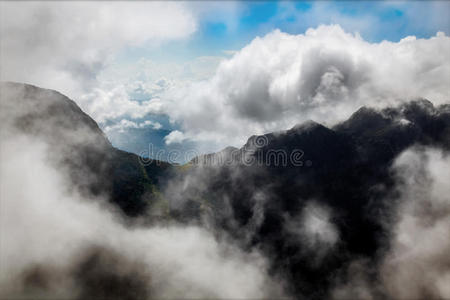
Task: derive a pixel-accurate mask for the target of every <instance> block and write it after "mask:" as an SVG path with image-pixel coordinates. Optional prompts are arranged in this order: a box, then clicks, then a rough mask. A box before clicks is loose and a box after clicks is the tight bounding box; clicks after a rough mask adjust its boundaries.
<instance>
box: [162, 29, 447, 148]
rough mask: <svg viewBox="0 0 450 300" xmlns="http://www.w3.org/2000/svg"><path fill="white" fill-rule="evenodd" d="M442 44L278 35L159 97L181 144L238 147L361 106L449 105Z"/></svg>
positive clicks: (321, 32) (439, 40)
mask: <svg viewBox="0 0 450 300" xmlns="http://www.w3.org/2000/svg"><path fill="white" fill-rule="evenodd" d="M448 53H450V38H449V37H447V36H445V35H443V34H442V33H439V34H437V35H436V36H435V37H431V38H429V39H416V38H415V37H406V38H404V39H402V40H401V41H399V42H397V43H394V42H387V41H383V42H381V43H369V42H366V41H364V40H363V39H362V38H361V37H360V36H358V35H353V34H349V33H346V32H344V31H343V30H342V29H341V27H340V26H338V25H331V26H320V27H318V28H316V29H309V30H307V31H306V33H305V34H301V35H290V34H287V33H283V32H280V31H278V30H276V31H274V32H272V33H270V34H267V35H266V36H264V37H262V38H259V37H257V38H256V39H254V40H253V41H252V42H251V43H250V44H249V45H247V46H246V47H244V48H243V49H241V50H240V51H239V52H237V53H236V54H235V55H234V56H233V57H232V58H230V59H228V60H225V61H223V62H222V63H221V64H220V65H219V67H218V69H217V72H216V73H215V75H214V76H213V77H212V78H211V79H210V80H207V81H202V82H197V83H194V84H191V85H190V86H189V87H188V88H185V89H177V90H175V91H170V92H169V93H167V94H166V95H164V99H165V101H164V111H165V112H166V113H167V114H169V116H170V117H171V119H172V120H173V121H176V122H179V123H180V124H181V125H182V130H183V132H184V134H185V136H186V137H189V138H191V139H193V140H210V141H211V140H214V141H215V142H218V141H219V142H220V143H221V144H222V145H223V146H225V145H229V144H232V145H235V146H238V145H241V144H242V143H243V142H245V139H246V138H247V137H248V136H250V135H252V134H260V133H263V132H267V131H276V130H283V129H286V128H290V127H292V126H293V125H295V124H297V123H299V122H302V121H305V120H307V119H313V120H316V121H318V122H325V123H328V124H332V123H335V122H337V121H340V120H342V119H344V118H347V117H348V116H349V115H350V114H351V113H352V112H354V111H355V110H356V109H358V108H359V107H360V106H362V105H371V106H379V107H380V106H384V105H387V104H395V103H399V102H401V101H405V100H410V99H412V98H417V97H425V98H427V99H429V100H431V101H433V102H434V103H435V104H441V103H446V102H448V101H449V97H450V94H449V89H448V85H449V83H450V60H449V55H448Z"/></svg>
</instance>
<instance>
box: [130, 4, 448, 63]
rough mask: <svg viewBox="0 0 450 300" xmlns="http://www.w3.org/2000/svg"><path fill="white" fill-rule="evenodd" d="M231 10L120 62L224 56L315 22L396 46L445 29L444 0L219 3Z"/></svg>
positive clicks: (214, 14) (137, 50) (297, 31)
mask: <svg viewBox="0 0 450 300" xmlns="http://www.w3.org/2000/svg"><path fill="white" fill-rule="evenodd" d="M223 5H224V6H227V5H233V6H236V5H237V6H238V7H237V8H236V9H234V10H228V11H227V10H224V11H221V10H220V6H219V9H217V10H216V11H214V10H212V11H209V12H208V14H210V15H209V17H206V18H200V19H199V20H200V22H199V27H198V29H197V31H196V32H195V33H194V34H193V35H192V36H190V37H189V38H188V39H185V40H181V41H179V40H178V41H173V42H169V43H167V44H165V45H164V46H163V47H158V48H156V49H152V50H151V51H149V50H148V49H147V48H145V47H142V48H133V49H128V50H127V51H126V52H125V53H122V56H121V57H122V59H125V60H133V59H137V58H141V57H147V58H150V59H154V60H158V61H172V62H173V61H185V60H190V59H193V58H195V57H199V56H224V53H223V50H239V49H241V48H242V47H244V46H245V45H247V44H248V43H249V42H250V41H251V40H253V39H254V38H255V37H256V36H264V35H265V34H267V33H269V32H271V31H273V30H275V29H279V30H281V31H283V32H287V33H290V34H302V33H304V32H305V31H306V30H307V29H308V28H311V27H317V26H319V25H321V24H339V25H340V26H341V27H342V28H343V29H344V30H346V31H348V32H358V33H359V34H360V35H361V36H362V38H363V39H364V40H366V41H369V42H380V41H382V40H388V41H393V42H396V41H398V40H400V39H402V38H404V37H406V36H410V35H414V36H416V37H417V38H428V37H430V36H434V35H435V34H436V32H438V31H443V32H445V33H446V34H447V35H448V34H449V31H450V18H449V14H450V2H449V1H409V2H405V1H368V2H367V1H364V2H355V1H315V2H309V1H296V2H285V1H283V2H278V1H261V2H260V1H247V2H245V1H244V2H239V3H236V2H224V3H223Z"/></svg>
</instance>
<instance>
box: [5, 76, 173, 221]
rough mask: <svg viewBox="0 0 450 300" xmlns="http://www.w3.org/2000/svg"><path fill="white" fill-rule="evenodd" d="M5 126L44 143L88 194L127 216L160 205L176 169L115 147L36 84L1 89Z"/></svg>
mask: <svg viewBox="0 0 450 300" xmlns="http://www.w3.org/2000/svg"><path fill="white" fill-rule="evenodd" d="M0 91H1V104H0V105H1V106H0V111H1V116H2V126H8V127H9V128H11V134H18V133H25V134H28V135H30V136H33V137H35V138H37V139H40V140H43V141H45V142H46V143H47V144H48V145H49V148H50V153H51V155H50V157H48V160H49V162H50V163H52V164H54V165H55V166H58V167H62V168H65V170H66V171H67V173H68V174H69V177H70V178H69V179H70V180H71V182H72V183H73V185H74V186H76V187H77V188H78V189H79V190H80V191H81V192H82V193H83V194H84V195H87V196H89V195H94V196H105V197H107V198H108V199H109V200H110V201H111V202H112V203H114V204H116V205H118V207H120V209H121V210H122V211H123V212H124V213H125V214H126V215H128V216H137V215H141V214H143V213H145V212H146V210H147V209H148V207H149V206H150V205H151V204H152V202H155V201H157V199H156V198H157V193H156V190H157V185H158V184H159V181H160V180H161V178H163V177H164V176H165V174H166V173H167V172H169V171H170V169H171V165H170V164H168V163H166V162H162V161H152V160H147V161H146V162H147V163H146V164H145V165H143V164H142V163H141V162H140V157H138V156H137V155H135V154H132V153H128V152H124V151H120V150H118V149H115V148H114V147H112V145H111V143H110V142H109V141H108V139H107V138H106V136H105V135H104V133H103V132H102V131H101V129H100V128H99V126H98V125H97V123H96V122H95V121H94V120H93V119H92V118H90V117H89V116H88V115H87V114H86V113H84V112H83V111H82V110H81V109H80V108H79V107H78V106H77V105H76V103H75V102H74V101H72V100H70V99H69V98H67V97H66V96H64V95H62V94H60V93H59V92H56V91H53V90H48V89H42V88H38V87H35V86H32V85H27V84H20V83H13V82H5V83H1V85H0Z"/></svg>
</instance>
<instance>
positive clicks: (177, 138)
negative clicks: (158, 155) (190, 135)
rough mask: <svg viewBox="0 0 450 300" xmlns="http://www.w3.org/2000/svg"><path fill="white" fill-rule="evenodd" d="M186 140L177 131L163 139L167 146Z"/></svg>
mask: <svg viewBox="0 0 450 300" xmlns="http://www.w3.org/2000/svg"><path fill="white" fill-rule="evenodd" d="M186 139H187V138H186V136H185V135H184V134H183V133H182V132H181V131H179V130H174V131H172V132H170V133H169V134H168V135H166V136H165V137H164V141H165V142H166V144H167V145H170V144H176V143H181V142H183V141H184V140H186Z"/></svg>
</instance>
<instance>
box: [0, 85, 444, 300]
mask: <svg viewBox="0 0 450 300" xmlns="http://www.w3.org/2000/svg"><path fill="white" fill-rule="evenodd" d="M0 92H1V97H0V98H1V102H0V116H1V122H2V137H3V136H4V135H5V134H10V135H15V134H23V133H26V134H28V135H29V136H33V137H35V138H37V139H40V140H43V141H45V142H46V144H48V145H49V150H50V151H49V157H48V161H49V162H50V163H51V164H53V165H55V166H56V167H59V168H64V169H65V170H66V171H67V172H66V173H67V174H69V176H68V180H70V181H71V182H72V183H73V186H74V188H77V189H79V190H80V191H81V192H82V193H84V194H85V195H87V196H92V195H97V196H105V197H106V198H107V199H109V201H111V202H112V203H114V204H116V205H117V206H118V207H119V208H120V209H121V210H122V211H123V212H124V213H125V214H126V215H128V216H131V217H133V216H142V215H144V216H146V217H148V218H149V219H151V218H152V217H153V216H154V212H155V211H156V210H157V208H158V207H159V206H160V204H161V202H164V205H165V207H164V208H163V210H164V211H165V212H164V213H165V214H166V215H165V216H167V217H170V218H171V219H172V221H174V222H178V223H182V224H184V223H187V224H192V223H197V224H199V225H202V226H207V227H208V228H210V229H214V232H216V233H217V234H218V235H219V234H220V233H222V232H226V233H227V235H226V236H227V238H228V237H231V238H232V241H233V243H236V244H238V245H239V246H240V247H241V248H243V249H245V250H249V251H253V250H254V249H257V251H260V252H261V253H263V254H264V256H265V257H267V258H269V261H270V271H271V274H274V276H280V277H282V278H283V279H285V281H286V289H287V291H288V293H289V294H290V295H293V296H294V297H295V298H300V299H301V298H306V299H324V298H328V297H329V294H328V293H329V291H330V288H331V287H332V286H333V284H335V280H336V277H337V274H340V273H341V272H343V270H346V267H347V266H348V265H349V264H350V263H351V262H353V261H355V259H358V260H361V261H364V266H365V268H366V269H367V270H369V271H368V272H367V273H368V276H369V280H373V281H374V282H376V280H377V278H376V276H377V275H376V274H372V273H370V272H371V271H370V270H376V269H377V266H378V265H379V264H380V257H383V253H384V252H386V251H387V249H389V247H390V245H389V241H388V238H387V237H388V235H389V230H391V229H392V228H390V227H389V224H392V223H394V221H395V220H393V218H394V217H395V216H394V214H393V213H392V210H395V208H396V205H397V200H398V197H399V195H398V190H397V187H398V184H399V182H398V181H399V179H398V178H397V177H396V176H395V174H393V172H392V164H393V162H394V161H395V159H396V158H398V156H399V155H400V154H401V153H402V152H403V151H405V150H406V149H408V148H410V147H414V146H415V147H418V148H420V147H434V148H439V149H441V150H442V151H444V152H445V153H447V154H448V153H449V152H450V105H441V106H438V107H435V106H434V105H433V104H432V103H431V102H429V101H427V100H424V99H422V100H416V101H411V102H407V103H404V104H401V105H399V106H397V107H390V108H385V109H382V110H376V109H373V108H367V107H362V108H361V109H359V110H358V111H356V112H355V113H354V114H353V115H352V116H351V117H350V118H349V119H348V120H346V121H344V122H341V123H340V124H337V125H335V126H333V127H331V128H328V127H326V126H323V125H321V124H319V123H316V122H314V121H308V122H305V123H302V124H299V125H296V126H294V127H293V128H291V129H289V130H285V131H280V132H273V133H267V134H264V135H259V136H256V135H255V136H252V137H250V138H249V139H248V141H247V142H246V143H245V145H243V146H242V147H241V148H233V147H228V148H225V149H224V150H222V151H220V152H218V153H211V154H205V155H202V156H199V157H196V158H194V159H193V160H192V161H191V162H190V163H188V164H186V165H184V166H176V167H175V166H172V165H170V164H168V163H165V162H161V161H155V160H149V161H146V160H145V159H143V158H142V157H139V156H137V155H135V154H132V153H127V152H124V151H120V150H118V149H115V148H114V147H112V145H111V143H110V142H109V141H108V139H107V138H106V137H105V135H104V134H103V132H102V131H101V130H100V128H99V127H98V125H97V124H96V123H95V121H93V120H92V119H91V118H90V117H89V116H88V115H86V114H85V113H84V112H83V111H82V110H81V109H80V108H79V107H78V106H77V105H76V104H75V103H74V102H73V101H72V100H70V99H69V98H67V97H65V96H64V95H62V94H60V93H58V92H56V91H52V90H46V89H41V88H38V87H34V86H31V85H25V84H18V83H2V84H1V85H0ZM329 211H332V213H330V212H329ZM305 212H306V217H305ZM308 217H309V218H312V221H311V220H310V221H308ZM305 219H306V221H305ZM303 222H309V223H308V224H307V226H306V225H305V224H304V223H303ZM305 226H306V227H307V229H308V228H309V229H308V230H310V231H311V232H312V233H311V234H310V235H308V234H309V233H307V232H306V233H305ZM308 226H309V227H308ZM337 233H338V234H337ZM337 235H338V236H339V238H337ZM380 298H384V297H383V295H381V296H380Z"/></svg>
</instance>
